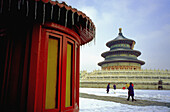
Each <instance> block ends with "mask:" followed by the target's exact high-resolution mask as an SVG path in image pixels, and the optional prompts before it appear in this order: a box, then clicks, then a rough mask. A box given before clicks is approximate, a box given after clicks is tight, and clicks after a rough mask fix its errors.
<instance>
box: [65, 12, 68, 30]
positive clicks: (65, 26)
mask: <svg viewBox="0 0 170 112" xmlns="http://www.w3.org/2000/svg"><path fill="white" fill-rule="evenodd" d="M67 14H68V10H67V11H66V18H65V27H67Z"/></svg>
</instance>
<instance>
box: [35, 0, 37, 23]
mask: <svg viewBox="0 0 170 112" xmlns="http://www.w3.org/2000/svg"><path fill="white" fill-rule="evenodd" d="M36 18H37V1H35V20H36Z"/></svg>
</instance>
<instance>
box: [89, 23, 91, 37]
mask: <svg viewBox="0 0 170 112" xmlns="http://www.w3.org/2000/svg"><path fill="white" fill-rule="evenodd" d="M89 36H91V22H90V25H89Z"/></svg>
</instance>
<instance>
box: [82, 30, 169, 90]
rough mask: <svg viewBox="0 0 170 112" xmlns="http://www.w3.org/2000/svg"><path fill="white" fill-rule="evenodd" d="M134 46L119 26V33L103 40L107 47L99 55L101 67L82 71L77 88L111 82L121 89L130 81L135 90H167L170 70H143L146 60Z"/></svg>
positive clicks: (104, 86)
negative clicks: (139, 58) (107, 39)
mask: <svg viewBox="0 0 170 112" xmlns="http://www.w3.org/2000/svg"><path fill="white" fill-rule="evenodd" d="M134 45H135V41H134V40H131V39H128V38H126V37H124V36H123V34H122V29H121V28H120V29H119V34H118V36H117V37H116V38H115V39H113V40H111V41H109V42H107V43H106V46H107V47H109V48H110V50H109V51H106V52H104V53H102V54H101V55H102V57H104V58H105V60H104V61H102V62H99V63H98V65H99V66H101V70H94V71H92V72H87V71H81V73H80V87H86V88H106V86H107V84H108V83H110V84H111V85H114V84H116V87H117V88H118V89H121V88H123V87H126V84H128V83H130V82H133V84H134V85H135V86H134V87H135V89H170V86H169V85H170V83H169V82H170V71H169V70H167V69H166V70H151V69H150V70H148V69H145V70H144V69H142V68H141V66H142V65H144V64H145V62H144V61H141V60H138V59H137V57H138V56H140V55H141V52H140V51H137V50H134V49H133V48H134ZM111 87H112V86H111Z"/></svg>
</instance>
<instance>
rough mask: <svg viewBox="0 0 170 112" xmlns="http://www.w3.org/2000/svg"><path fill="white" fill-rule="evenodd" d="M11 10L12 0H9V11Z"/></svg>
mask: <svg viewBox="0 0 170 112" xmlns="http://www.w3.org/2000/svg"><path fill="white" fill-rule="evenodd" d="M10 10H11V0H9V6H8V11H10Z"/></svg>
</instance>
